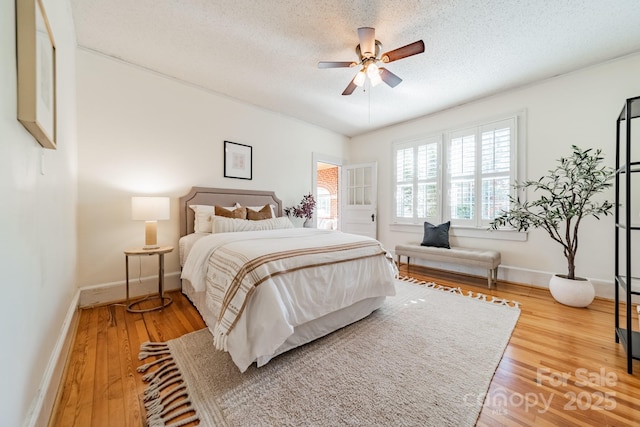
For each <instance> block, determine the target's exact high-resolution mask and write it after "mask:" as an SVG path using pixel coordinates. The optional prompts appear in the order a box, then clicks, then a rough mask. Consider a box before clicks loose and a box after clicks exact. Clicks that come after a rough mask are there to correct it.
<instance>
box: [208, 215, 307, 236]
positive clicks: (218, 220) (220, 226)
mask: <svg viewBox="0 0 640 427" xmlns="http://www.w3.org/2000/svg"><path fill="white" fill-rule="evenodd" d="M212 218H213V232H214V233H230V232H237V231H262V230H281V229H285V228H294V227H293V224H292V223H291V221H289V218H287V217H286V216H281V217H279V218H270V219H263V220H260V221H247V220H246V219H238V218H224V217H221V216H213V217H212Z"/></svg>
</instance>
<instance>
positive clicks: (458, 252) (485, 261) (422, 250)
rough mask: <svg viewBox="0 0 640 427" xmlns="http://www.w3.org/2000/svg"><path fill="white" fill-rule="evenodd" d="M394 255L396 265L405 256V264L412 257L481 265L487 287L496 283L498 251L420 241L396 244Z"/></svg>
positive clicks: (473, 265)
mask: <svg viewBox="0 0 640 427" xmlns="http://www.w3.org/2000/svg"><path fill="white" fill-rule="evenodd" d="M396 255H397V257H398V265H399V264H400V257H401V256H406V257H407V265H409V261H410V260H411V257H414V258H419V259H425V260H429V261H435V262H444V263H450V264H459V265H465V266H470V267H483V268H485V269H487V281H488V284H489V289H491V286H492V285H494V284H496V283H497V280H498V266H499V265H500V252H498V251H494V250H491V249H473V248H460V247H453V246H452V247H451V249H446V248H435V247H432V246H421V245H420V243H405V244H401V245H396Z"/></svg>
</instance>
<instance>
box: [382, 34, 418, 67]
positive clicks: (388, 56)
mask: <svg viewBox="0 0 640 427" xmlns="http://www.w3.org/2000/svg"><path fill="white" fill-rule="evenodd" d="M422 52H424V42H423V41H422V40H418V41H417V42H413V43H411V44H408V45H406V46H402V47H399V48H398V49H394V50H392V51H389V52H387V53H383V54H382V57H381V58H380V59H381V60H382V62H384V63H388V62H393V61H397V60H398V59H402V58H406V57H407V56H412V55H417V54H419V53H422Z"/></svg>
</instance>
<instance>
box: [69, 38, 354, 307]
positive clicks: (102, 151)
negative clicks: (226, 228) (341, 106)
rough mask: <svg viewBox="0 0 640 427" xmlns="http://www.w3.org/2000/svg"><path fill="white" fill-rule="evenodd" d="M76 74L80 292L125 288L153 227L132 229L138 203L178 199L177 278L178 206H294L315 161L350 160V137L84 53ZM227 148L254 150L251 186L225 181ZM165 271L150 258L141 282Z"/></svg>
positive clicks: (166, 232) (167, 240)
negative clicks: (242, 201) (259, 201)
mask: <svg viewBox="0 0 640 427" xmlns="http://www.w3.org/2000/svg"><path fill="white" fill-rule="evenodd" d="M77 75H78V77H77V78H78V88H77V90H78V139H79V147H78V164H79V170H78V175H79V177H78V180H79V183H78V206H79V207H78V227H79V239H78V253H79V255H78V260H79V267H78V275H79V279H78V280H79V284H80V286H89V285H100V284H106V283H112V282H115V283H117V284H120V285H121V284H122V283H123V281H124V277H125V269H124V255H123V252H122V251H123V250H124V249H126V248H129V247H135V246H141V245H142V244H143V239H144V224H142V223H140V222H134V221H132V220H131V207H130V203H131V201H130V199H131V196H133V195H145V194H158V195H167V196H170V197H171V205H172V212H171V220H169V221H161V222H159V224H158V243H159V244H171V245H174V246H175V247H176V250H175V251H174V252H173V253H171V254H169V255H167V256H166V257H165V258H166V265H165V271H166V273H167V274H168V275H169V276H171V275H172V274H173V275H174V276H173V278H174V279H175V277H177V272H178V271H179V265H178V253H177V244H178V198H179V197H180V196H182V195H184V194H186V193H187V192H188V190H189V189H190V188H191V187H192V186H206V187H219V188H247V189H256V190H273V191H275V192H276V194H277V195H278V196H279V197H280V198H281V199H282V200H283V203H284V206H290V205H292V204H297V203H299V201H300V199H301V198H302V196H303V194H305V193H307V192H309V191H311V179H312V176H311V166H312V153H313V152H319V153H323V154H326V155H330V156H333V157H338V158H343V157H344V154H345V151H346V144H347V142H348V138H346V137H344V136H341V135H338V134H335V133H332V132H329V131H327V130H324V129H322V128H319V127H315V126H312V125H309V124H306V123H304V122H301V121H298V120H294V119H291V118H289V117H286V116H282V115H279V114H276V113H272V112H269V111H266V110H263V109H260V108H257V107H254V106H251V105H247V104H245V103H241V102H238V101H235V100H233V99H230V98H228V97H225V96H223V95H219V94H216V93H212V92H210V91H206V90H203V89H201V88H198V87H194V86H191V85H188V84H184V83H182V82H179V81H176V80H173V79H170V78H167V77H164V76H161V75H158V74H155V73H152V72H149V71H147V70H143V69H141V68H138V67H135V66H132V65H129V64H125V63H122V62H120V61H117V60H114V59H111V58H108V57H105V56H102V55H99V54H96V53H94V52H91V51H87V50H84V49H79V50H78V51H77ZM225 140H229V141H233V142H237V143H241V144H248V145H251V146H252V147H253V179H252V180H250V181H249V180H239V179H231V178H224V177H223V162H222V151H223V141H225ZM137 262H138V261H137V260H136V259H133V263H134V264H133V267H132V268H131V270H132V272H134V271H135V274H136V278H137V268H138V267H137V266H138V264H137ZM156 266H157V260H156V258H155V257H153V258H151V259H149V258H143V259H142V276H143V277H149V276H154V275H155V274H156V270H157V267H156ZM120 288H121V286H119V289H120ZM123 297H124V294H122V295H121V298H123Z"/></svg>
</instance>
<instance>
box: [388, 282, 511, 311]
mask: <svg viewBox="0 0 640 427" xmlns="http://www.w3.org/2000/svg"><path fill="white" fill-rule="evenodd" d="M397 279H398V280H401V281H403V282H407V283H413V284H415V285H420V286H425V287H427V288H430V289H435V290H438V291H444V292H448V293H450V294H456V295H462V296H466V297H468V298H471V299H476V300H479V301H484V302H486V303H488V304H496V305H503V306H505V307H509V308H520V303H519V302H518V301H513V300H508V299H504V298H497V297H494V296H492V297H491V301H488V300H487V295H485V294H483V293H480V292H477V293H474V292H472V291H467V295H464V293H463V292H462V289H461V288H460V287H455V288H454V287H451V286H443V285H438V284H436V283H433V282H427V281H425V280H418V279H415V278H413V277H408V276H398V277H397Z"/></svg>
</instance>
